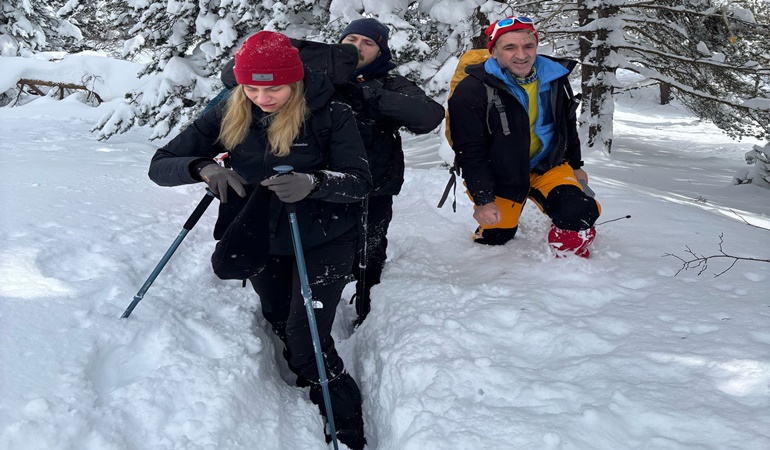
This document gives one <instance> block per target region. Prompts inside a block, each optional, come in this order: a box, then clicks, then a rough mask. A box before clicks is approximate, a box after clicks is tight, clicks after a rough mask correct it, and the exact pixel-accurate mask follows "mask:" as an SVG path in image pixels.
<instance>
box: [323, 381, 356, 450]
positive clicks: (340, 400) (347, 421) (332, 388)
mask: <svg viewBox="0 0 770 450" xmlns="http://www.w3.org/2000/svg"><path fill="white" fill-rule="evenodd" d="M328 386H329V397H330V400H331V404H332V412H333V413H334V428H335V430H336V431H337V439H338V440H339V441H340V442H342V443H343V444H345V445H347V446H348V447H350V448H351V449H352V450H363V448H364V446H365V445H366V438H365V437H364V418H363V411H362V410H361V403H362V401H361V391H359V389H358V385H357V384H356V382H355V380H353V378H352V377H351V376H350V375H349V374H348V373H347V372H345V373H343V374H341V375H340V376H338V377H337V378H335V379H334V380H331V381H330V382H329V385H328ZM310 400H311V401H312V402H313V403H315V404H316V405H318V407H319V409H320V410H321V414H322V415H323V416H324V417H327V415H326V407H325V405H324V402H323V392H322V390H321V385H318V384H314V385H312V386H311V387H310ZM327 439H328V440H327V442H331V437H329V436H328V435H327Z"/></svg>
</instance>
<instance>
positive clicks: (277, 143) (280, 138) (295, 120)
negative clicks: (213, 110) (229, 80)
mask: <svg viewBox="0 0 770 450" xmlns="http://www.w3.org/2000/svg"><path fill="white" fill-rule="evenodd" d="M289 87H290V88H291V96H290V97H289V101H287V102H286V104H285V105H283V107H282V108H281V109H279V110H278V111H276V112H275V113H273V114H270V115H269V116H268V117H267V119H268V120H269V125H268V127H267V141H268V143H269V144H270V152H271V153H273V154H274V155H276V156H287V155H288V154H289V153H291V144H292V142H294V140H295V139H297V137H298V136H299V133H300V130H301V129H302V124H303V123H304V122H305V119H307V117H308V116H309V109H308V107H307V101H306V100H305V84H304V83H303V82H302V81H301V80H300V81H297V82H295V83H291V84H290V85H289ZM252 105H253V103H252V101H251V100H249V98H248V97H247V96H246V93H245V92H244V91H243V86H242V85H238V86H236V87H235V88H234V89H233V90H232V92H231V93H230V97H229V98H228V99H227V106H226V107H225V116H224V118H222V126H221V128H220V130H219V138H218V141H219V142H221V143H222V145H223V146H224V147H225V148H226V149H227V150H232V149H234V148H235V147H236V146H237V145H238V144H240V143H241V142H243V140H244V139H246V135H248V134H249V127H250V126H251V121H252V117H251V106H252Z"/></svg>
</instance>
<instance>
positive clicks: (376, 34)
mask: <svg viewBox="0 0 770 450" xmlns="http://www.w3.org/2000/svg"><path fill="white" fill-rule="evenodd" d="M389 33H390V30H388V27H386V26H385V25H383V24H381V23H380V22H379V21H378V20H377V19H356V20H354V21H352V22H350V23H349V24H348V26H346V27H345V29H344V30H342V34H341V35H340V41H342V40H343V39H345V36H347V35H349V34H360V35H361V36H366V37H368V38H369V39H371V40H373V41H374V42H376V43H377V46H378V47H380V51H382V53H383V54H387V55H390V48H388V34H389ZM388 59H390V58H388Z"/></svg>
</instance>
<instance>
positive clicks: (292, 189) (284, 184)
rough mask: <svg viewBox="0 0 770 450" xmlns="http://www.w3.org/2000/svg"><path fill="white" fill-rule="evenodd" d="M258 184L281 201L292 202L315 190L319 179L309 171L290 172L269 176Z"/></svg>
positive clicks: (319, 181)
mask: <svg viewBox="0 0 770 450" xmlns="http://www.w3.org/2000/svg"><path fill="white" fill-rule="evenodd" d="M260 184H261V185H262V186H265V187H267V188H268V189H270V190H271V191H273V192H275V195H277V196H278V198H279V199H281V201H282V202H286V203H294V202H298V201H300V200H302V199H303V198H305V197H307V196H308V195H310V194H311V193H313V192H315V191H316V190H317V189H318V186H319V185H320V184H321V180H320V179H319V178H318V177H316V176H315V175H313V174H311V173H295V172H292V173H290V174H286V175H276V176H273V177H270V178H268V179H267V180H264V181H262V182H261V183H260Z"/></svg>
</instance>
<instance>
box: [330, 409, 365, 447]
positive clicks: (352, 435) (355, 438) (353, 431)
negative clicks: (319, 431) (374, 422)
mask: <svg viewBox="0 0 770 450" xmlns="http://www.w3.org/2000/svg"><path fill="white" fill-rule="evenodd" d="M334 426H335V428H336V429H337V440H339V441H340V442H342V443H343V444H345V445H347V446H348V447H350V448H351V450H363V448H364V446H366V437H364V419H363V418H362V417H361V416H360V415H359V416H355V417H352V418H351V419H348V420H340V421H337V420H335V421H334Z"/></svg>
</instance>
